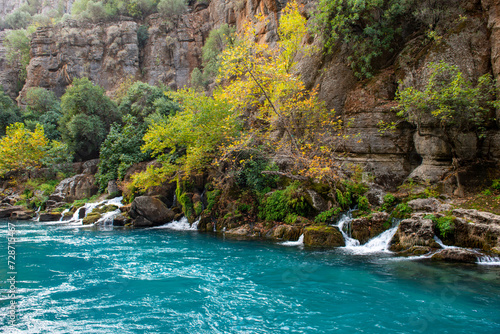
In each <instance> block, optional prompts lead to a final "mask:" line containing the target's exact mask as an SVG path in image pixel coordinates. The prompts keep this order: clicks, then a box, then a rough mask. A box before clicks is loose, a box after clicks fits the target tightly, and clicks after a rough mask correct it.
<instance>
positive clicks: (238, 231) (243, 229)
mask: <svg viewBox="0 0 500 334" xmlns="http://www.w3.org/2000/svg"><path fill="white" fill-rule="evenodd" d="M251 232H252V228H251V227H250V225H243V226H240V227H236V228H233V229H230V230H228V231H226V236H235V237H243V236H248V235H250V233H251Z"/></svg>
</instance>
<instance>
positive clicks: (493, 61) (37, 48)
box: [0, 0, 500, 190]
mask: <svg viewBox="0 0 500 334" xmlns="http://www.w3.org/2000/svg"><path fill="white" fill-rule="evenodd" d="M302 3H303V4H304V5H305V7H304V15H305V16H310V15H311V13H312V11H311V9H312V8H313V7H314V1H310V0H302ZM285 4H286V1H284V0H279V1H278V0H240V1H229V0H211V1H192V2H191V6H190V10H189V12H188V13H186V14H185V15H183V16H182V17H180V18H179V19H178V20H173V21H169V20H166V19H164V18H162V17H161V16H159V15H158V14H154V15H152V16H150V17H148V18H147V19H146V20H145V22H141V23H137V22H134V21H132V20H127V19H125V18H124V19H123V20H121V21H118V22H108V23H101V24H91V23H81V22H76V21H71V20H68V21H66V22H64V23H62V24H59V25H56V26H55V27H45V28H38V30H37V31H36V33H35V34H34V36H33V39H32V45H31V56H32V59H31V62H30V64H29V67H28V78H27V81H26V84H25V86H24V88H23V90H22V92H21V97H22V96H24V95H25V94H26V91H27V89H29V88H30V87H45V88H48V89H51V90H53V91H54V92H56V94H57V95H59V96H61V95H62V94H63V93H64V91H65V89H66V87H67V85H69V84H70V83H71V81H72V80H73V79H74V78H77V77H82V76H87V77H89V78H90V79H91V80H92V81H93V82H95V83H97V84H99V85H101V86H102V87H104V88H105V89H106V90H107V91H108V92H110V93H112V92H113V91H114V90H116V89H117V88H118V87H119V85H120V84H121V83H122V82H123V80H125V79H126V78H128V77H132V78H134V79H136V80H142V81H145V82H148V83H150V84H158V83H161V84H164V85H166V86H168V87H171V88H173V89H176V88H181V87H183V86H186V85H188V84H189V76H190V72H191V71H192V70H193V69H194V68H195V67H197V66H199V65H200V63H201V61H200V58H201V47H202V46H203V44H204V41H205V39H206V38H207V36H208V33H209V31H210V30H211V29H212V28H214V27H217V26H218V25H220V24H222V23H228V24H230V25H235V26H236V27H237V28H238V29H239V28H241V26H242V24H243V22H245V20H248V19H250V18H252V17H254V16H255V15H257V14H264V15H266V16H267V17H268V18H269V23H268V24H267V25H266V26H263V27H261V29H260V32H259V35H258V36H257V38H258V39H259V40H261V41H266V42H269V43H271V44H272V43H273V42H275V41H276V40H277V38H278V37H277V34H276V26H277V22H278V18H279V16H280V11H281V9H282V8H283V7H284V6H285ZM461 7H462V8H463V10H464V13H465V15H464V19H463V20H461V21H457V23H456V24H455V25H453V27H452V29H448V30H447V32H446V34H445V35H443V36H442V38H440V39H439V40H435V41H433V42H429V40H425V36H422V34H416V35H415V36H409V37H408V39H407V41H406V42H405V44H404V45H403V46H402V47H401V50H400V52H398V53H397V54H395V55H394V57H393V58H392V59H391V60H390V61H389V62H387V64H386V65H384V66H381V68H380V70H379V72H378V74H376V75H375V77H373V78H371V79H369V80H364V81H359V80H357V79H356V78H355V76H354V74H353V72H352V70H351V68H350V67H349V66H348V65H347V61H346V58H347V55H346V52H345V50H343V48H342V47H340V48H339V50H337V51H336V52H335V53H334V54H333V55H329V56H325V55H323V54H322V52H317V53H316V54H314V55H312V56H308V57H303V58H299V59H298V66H297V70H298V72H299V73H300V74H301V76H302V79H303V80H304V81H305V83H306V85H307V86H308V87H310V88H312V87H319V96H320V98H321V99H323V100H324V101H326V103H327V106H328V107H329V108H334V109H335V110H336V111H337V112H338V113H339V114H341V115H342V116H343V118H344V119H345V120H348V119H352V124H353V125H352V126H351V128H349V129H348V131H349V132H350V133H351V134H352V135H355V134H359V136H357V137H356V138H354V136H353V137H352V138H351V139H349V140H347V141H346V142H345V147H344V148H345V150H346V151H347V152H349V155H348V156H347V157H346V158H344V159H343V160H342V161H341V163H344V164H349V163H351V162H353V163H359V164H362V165H363V166H365V169H366V171H367V172H369V173H371V174H372V175H373V176H375V179H376V181H377V182H378V183H380V184H382V185H384V186H387V187H392V186H394V185H396V184H398V183H400V182H401V181H402V180H403V179H404V178H406V177H407V176H409V175H411V176H412V177H415V178H420V179H423V180H430V181H431V182H436V181H440V180H442V177H443V175H444V174H445V173H446V172H447V171H449V170H450V166H451V154H450V149H449V147H448V146H447V145H446V143H444V142H443V141H442V140H440V139H439V138H437V137H436V136H434V134H435V132H436V131H439V130H437V129H436V128H435V127H433V126H429V127H428V128H424V129H423V130H422V131H421V132H420V133H416V132H415V131H414V129H413V128H412V127H411V126H410V125H409V124H408V125H402V126H400V127H399V128H398V129H397V130H396V132H394V133H386V134H384V135H381V134H380V133H379V131H378V129H379V128H378V126H377V123H378V122H379V121H381V120H383V121H386V122H391V121H395V120H397V116H396V115H395V111H394V110H393V107H394V106H395V103H394V101H393V99H394V96H395V92H396V90H397V88H398V85H408V84H412V85H415V86H417V87H419V86H422V85H423V83H424V82H425V80H426V79H427V78H428V76H429V73H428V71H426V70H425V69H426V66H427V65H428V64H429V63H431V62H436V61H440V60H444V61H446V62H449V63H452V64H454V65H457V66H458V67H459V68H460V70H461V71H462V72H463V73H464V75H465V76H466V77H467V78H468V79H477V78H478V77H479V76H480V75H482V74H485V73H490V72H491V73H493V74H494V76H495V77H496V78H497V79H498V78H499V76H500V57H499V52H500V44H499V40H500V36H499V34H500V32H499V31H500V29H499V27H500V12H499V11H500V4H499V3H498V1H493V0H482V1H481V0H465V1H463V3H462V6H461ZM141 26H144V27H146V29H147V31H148V38H147V39H146V40H145V41H139V40H138V37H137V32H138V29H139V28H140V27H141ZM141 29H145V28H141ZM143 42H144V43H143ZM307 43H311V44H318V45H319V43H320V42H319V40H318V39H316V40H315V39H314V38H313V37H312V36H311V38H310V39H309V40H308V41H307ZM0 52H1V50H0ZM1 66H2V63H0V67H1ZM5 73H7V72H5ZM8 77H9V76H8V75H4V76H3V78H4V79H2V82H3V81H4V80H5V78H8ZM488 137H489V138H490V139H489V140H487V141H486V142H485V143H483V144H482V146H480V147H478V145H477V143H476V142H475V138H473V136H470V135H468V134H464V135H463V136H462V137H461V138H462V139H461V142H460V145H459V147H458V149H459V150H460V152H462V153H463V155H464V157H465V158H467V157H468V158H474V157H475V156H476V155H477V153H478V150H479V151H480V152H481V153H483V155H484V157H486V158H488V159H491V160H498V159H500V140H499V139H500V134H498V133H497V132H495V131H494V130H493V132H492V133H491V135H490V136H488ZM451 183H452V184H450V185H449V186H450V189H451V190H453V187H455V186H454V185H453V182H451Z"/></svg>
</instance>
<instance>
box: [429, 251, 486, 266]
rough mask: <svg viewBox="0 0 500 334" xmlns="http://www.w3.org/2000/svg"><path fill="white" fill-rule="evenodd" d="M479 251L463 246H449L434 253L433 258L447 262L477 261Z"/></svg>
mask: <svg viewBox="0 0 500 334" xmlns="http://www.w3.org/2000/svg"><path fill="white" fill-rule="evenodd" d="M477 257H478V253H476V252H474V251H471V250H468V249H463V248H447V249H443V250H442V251H440V252H438V253H436V254H434V255H432V257H431V259H432V260H436V261H446V262H462V263H476V262H477Z"/></svg>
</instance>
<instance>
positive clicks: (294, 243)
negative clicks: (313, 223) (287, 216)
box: [280, 234, 304, 246]
mask: <svg viewBox="0 0 500 334" xmlns="http://www.w3.org/2000/svg"><path fill="white" fill-rule="evenodd" d="M280 245H282V246H303V245H304V234H301V235H300V237H299V240H297V241H285V242H281V243H280Z"/></svg>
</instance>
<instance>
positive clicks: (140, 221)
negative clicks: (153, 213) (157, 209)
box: [132, 216, 155, 227]
mask: <svg viewBox="0 0 500 334" xmlns="http://www.w3.org/2000/svg"><path fill="white" fill-rule="evenodd" d="M132 225H133V226H134V227H151V226H155V224H154V223H153V222H151V221H149V220H148V219H147V218H145V217H143V216H139V217H137V218H135V219H134V220H133V221H132Z"/></svg>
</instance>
